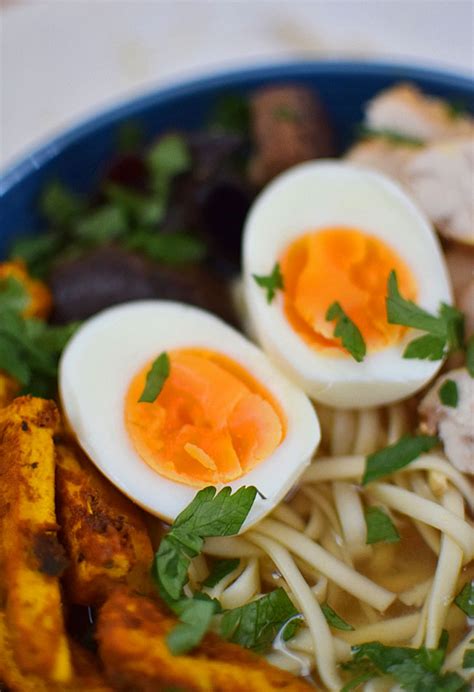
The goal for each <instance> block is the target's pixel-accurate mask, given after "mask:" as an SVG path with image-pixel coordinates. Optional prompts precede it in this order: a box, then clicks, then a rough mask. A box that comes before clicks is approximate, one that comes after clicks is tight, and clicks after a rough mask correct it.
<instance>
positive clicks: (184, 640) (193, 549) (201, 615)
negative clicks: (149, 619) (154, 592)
mask: <svg viewBox="0 0 474 692" xmlns="http://www.w3.org/2000/svg"><path fill="white" fill-rule="evenodd" d="M256 494H257V489H256V488H254V487H242V488H239V490H237V491H236V492H235V493H234V494H233V495H232V494H231V489H230V488H229V487H226V488H223V489H222V490H221V491H220V492H219V493H217V494H216V489H215V488H213V487H208V488H204V489H203V490H200V491H199V492H198V493H197V494H196V496H195V497H194V499H193V501H192V502H191V503H190V504H189V505H188V506H187V507H186V509H184V510H183V511H182V512H181V514H179V515H178V517H177V518H176V519H175V522H174V524H173V526H172V527H171V529H170V531H169V532H168V534H167V535H166V536H165V537H164V538H163V539H162V541H161V543H160V547H159V549H158V552H157V553H156V555H155V560H154V563H153V570H152V573H153V576H154V578H155V580H156V583H157V586H158V590H159V593H160V595H161V597H162V598H163V599H164V600H165V602H166V603H167V604H168V606H169V607H170V608H171V609H172V610H173V611H174V612H175V613H176V614H177V615H178V616H179V617H180V619H181V621H182V622H181V624H179V625H177V627H176V628H175V629H174V630H172V632H170V634H169V635H168V638H167V641H168V644H169V646H170V648H171V650H172V651H173V652H174V653H177V652H179V653H184V652H185V651H188V650H189V649H190V648H193V647H194V646H196V645H197V644H198V643H199V642H200V641H201V639H202V637H203V636H204V634H205V632H206V631H207V629H208V627H209V624H210V621H211V619H212V617H213V615H214V614H216V613H218V612H219V611H220V606H219V603H218V601H216V600H215V599H210V598H209V597H208V596H206V595H205V594H195V595H194V597H193V598H192V599H189V598H185V596H184V593H183V588H184V585H185V584H186V583H187V581H188V569H189V564H190V562H191V559H192V558H193V557H196V555H199V553H200V552H201V550H202V546H203V543H204V539H205V538H207V537H210V536H232V535H234V534H237V533H238V532H239V531H240V529H241V527H242V524H243V523H244V521H245V519H246V518H247V515H248V513H249V512H250V510H251V508H252V505H253V502H254V500H255V497H256ZM201 602H204V603H205V604H206V605H202V603H201Z"/></svg>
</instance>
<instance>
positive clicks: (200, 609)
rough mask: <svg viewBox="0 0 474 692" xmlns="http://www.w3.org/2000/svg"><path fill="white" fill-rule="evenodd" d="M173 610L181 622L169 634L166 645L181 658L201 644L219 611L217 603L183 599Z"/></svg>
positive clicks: (197, 599) (198, 599)
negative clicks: (181, 655)
mask: <svg viewBox="0 0 474 692" xmlns="http://www.w3.org/2000/svg"><path fill="white" fill-rule="evenodd" d="M173 610H174V611H175V613H176V614H177V615H178V616H179V619H180V621H181V622H180V623H179V624H178V625H176V626H175V627H174V628H173V629H172V630H171V632H169V634H168V636H167V637H166V643H167V645H168V648H169V650H170V651H171V653H172V654H173V655H174V656H179V655H180V654H184V653H186V652H188V651H190V650H191V649H194V647H195V646H197V645H198V644H199V643H200V641H201V639H202V638H203V637H204V635H205V634H206V632H207V630H208V629H209V625H210V623H211V620H212V618H213V616H214V615H215V614H216V613H217V612H218V610H217V608H216V603H215V601H213V600H203V599H200V598H183V599H181V600H180V601H178V602H177V603H176V604H174V607H173Z"/></svg>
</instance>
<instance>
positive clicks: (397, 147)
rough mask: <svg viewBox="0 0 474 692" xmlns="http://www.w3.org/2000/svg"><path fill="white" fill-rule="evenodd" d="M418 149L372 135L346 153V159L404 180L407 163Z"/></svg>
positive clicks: (395, 178)
mask: <svg viewBox="0 0 474 692" xmlns="http://www.w3.org/2000/svg"><path fill="white" fill-rule="evenodd" d="M416 151H417V149H416V148H415V147H413V146H410V145H404V144H395V143H394V142H391V141H389V140H388V139H385V138H384V137H371V138H370V139H363V140H361V141H360V142H358V143H357V144H355V145H354V146H353V147H352V148H351V149H350V150H349V151H348V153H347V154H346V159H347V160H348V161H351V162H352V163H357V164H360V165H362V166H368V167H369V168H374V169H375V170H376V171H379V172H380V173H385V175H388V176H389V177H390V178H393V179H394V180H398V181H399V182H402V181H403V174H404V170H405V168H406V165H407V163H408V162H409V161H410V160H411V159H412V157H413V156H414V154H415V153H416Z"/></svg>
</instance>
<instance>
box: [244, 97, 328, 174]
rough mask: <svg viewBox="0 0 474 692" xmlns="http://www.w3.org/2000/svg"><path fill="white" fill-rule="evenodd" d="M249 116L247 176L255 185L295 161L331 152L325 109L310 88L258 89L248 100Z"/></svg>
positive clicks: (323, 155)
mask: <svg viewBox="0 0 474 692" xmlns="http://www.w3.org/2000/svg"><path fill="white" fill-rule="evenodd" d="M251 118H252V134H253V138H254V142H255V148H256V153H255V156H254V158H253V160H252V161H251V164H250V178H251V180H252V182H253V183H255V184H256V185H258V186H261V185H265V183H267V182H268V181H269V180H271V179H272V178H274V177H275V176H276V175H278V173H281V172H282V171H284V170H286V169H287V168H290V167H291V166H294V165H295V164H297V163H301V162H302V161H308V160H310V159H317V158H321V157H326V156H333V155H334V153H335V151H334V143H333V136H332V130H331V126H330V124H329V121H328V118H327V115H326V112H325V110H324V108H323V105H322V104H321V102H320V100H319V98H318V97H317V95H316V94H315V93H314V92H313V91H312V90H310V89H306V88H305V87H299V86H294V85H282V86H275V87H265V88H263V89H259V90H258V91H257V92H256V93H255V94H254V95H253V97H252V100H251Z"/></svg>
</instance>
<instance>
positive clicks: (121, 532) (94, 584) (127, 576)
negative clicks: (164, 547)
mask: <svg viewBox="0 0 474 692" xmlns="http://www.w3.org/2000/svg"><path fill="white" fill-rule="evenodd" d="M56 487H57V506H58V518H59V523H60V525H61V528H62V537H63V543H64V545H65V547H66V550H67V553H68V557H69V560H70V564H69V567H68V569H67V571H66V574H65V581H66V585H67V591H68V595H69V597H70V599H71V601H73V602H74V603H79V604H83V605H97V604H100V603H102V602H103V601H104V599H105V598H106V596H107V594H108V593H109V592H110V591H111V589H113V588H115V587H116V586H117V584H127V585H128V586H130V587H132V588H133V589H136V590H137V591H139V592H140V593H149V592H150V590H151V588H152V585H151V580H150V566H151V563H152V560H153V550H152V546H151V542H150V539H149V537H148V534H147V531H146V527H145V523H144V520H143V517H142V514H141V511H140V509H139V508H138V507H136V506H135V505H134V504H133V503H132V502H130V500H128V499H127V498H126V497H125V496H124V495H122V494H121V493H119V492H118V491H117V490H116V489H115V488H114V487H113V486H112V485H111V483H109V481H107V480H106V479H105V478H104V477H103V476H102V475H101V474H100V473H99V472H98V471H97V470H96V469H95V468H94V466H93V465H92V464H91V462H90V461H89V460H88V459H86V458H85V456H84V455H83V454H82V453H81V452H80V450H78V449H77V448H75V447H72V446H65V445H58V446H57V472H56Z"/></svg>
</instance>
